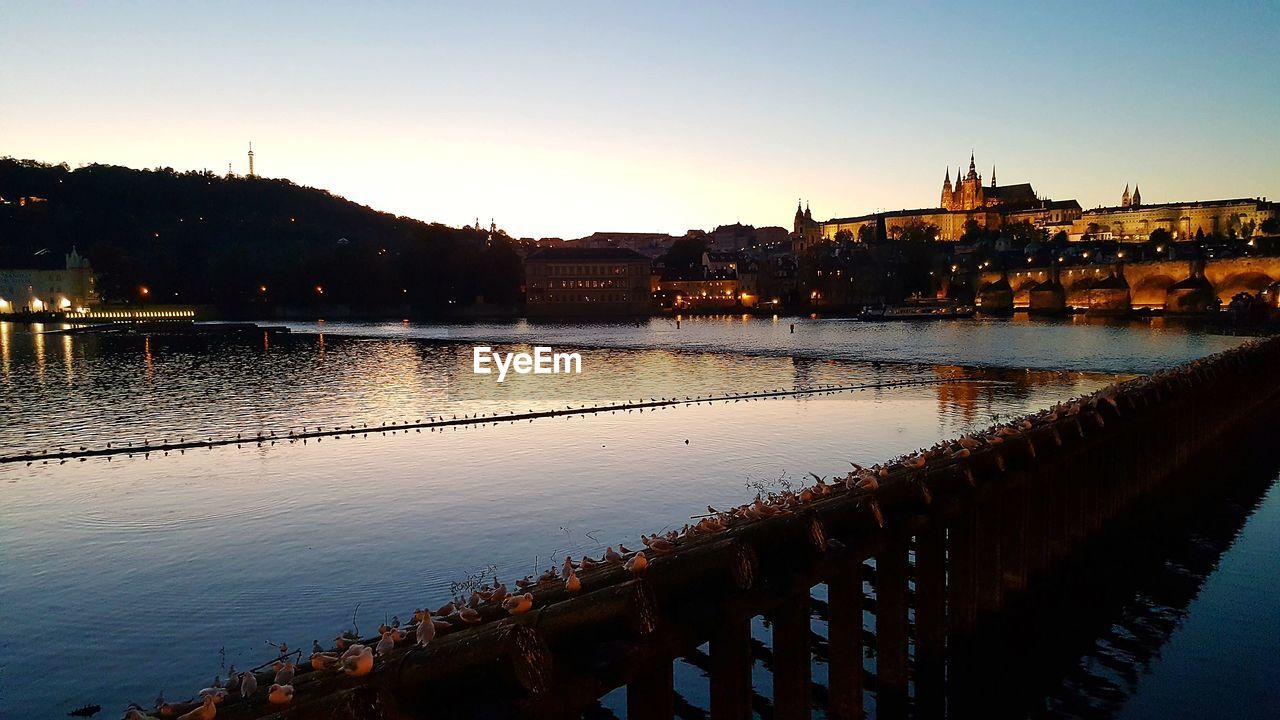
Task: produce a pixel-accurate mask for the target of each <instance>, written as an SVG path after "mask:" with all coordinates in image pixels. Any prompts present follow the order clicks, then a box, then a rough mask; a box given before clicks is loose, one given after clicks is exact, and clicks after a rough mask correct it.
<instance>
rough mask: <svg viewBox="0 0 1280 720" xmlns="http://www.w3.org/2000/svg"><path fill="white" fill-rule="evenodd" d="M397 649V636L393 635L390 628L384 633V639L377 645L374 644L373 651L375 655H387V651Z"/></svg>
mask: <svg viewBox="0 0 1280 720" xmlns="http://www.w3.org/2000/svg"><path fill="white" fill-rule="evenodd" d="M395 649H396V641H395V638H393V637H392V636H391V631H390V630H388V631H387V632H384V633H382V639H381V640H379V641H378V644H377V645H376V646H374V649H373V652H374V654H375V655H377V656H379V657H382V656H383V655H386V654H387V653H389V652H391V651H392V650H395Z"/></svg>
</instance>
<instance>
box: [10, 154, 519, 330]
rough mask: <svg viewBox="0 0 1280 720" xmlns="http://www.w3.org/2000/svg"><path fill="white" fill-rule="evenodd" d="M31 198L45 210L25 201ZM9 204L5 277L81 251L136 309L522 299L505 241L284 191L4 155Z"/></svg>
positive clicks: (419, 308) (260, 183)
mask: <svg viewBox="0 0 1280 720" xmlns="http://www.w3.org/2000/svg"><path fill="white" fill-rule="evenodd" d="M29 197H34V198H39V200H37V201H29V202H26V203H23V202H21V198H29ZM0 198H4V199H6V201H7V202H6V203H5V204H3V205H0V258H2V259H0V266H14V265H15V263H16V264H21V262H22V260H21V258H24V257H30V256H31V255H32V254H34V253H36V252H38V251H39V250H41V249H47V250H49V251H50V253H64V252H67V251H69V250H70V248H71V247H72V246H73V245H74V246H75V247H76V248H77V249H78V250H79V252H80V254H82V255H84V256H86V257H88V258H89V260H90V261H91V262H92V263H93V267H94V270H95V272H96V274H97V275H98V288H99V292H100V294H101V295H102V296H103V298H104V299H105V300H107V301H109V302H124V301H133V300H136V299H137V298H138V296H139V292H140V290H139V289H140V288H141V287H147V288H148V289H149V290H150V292H149V296H150V298H152V299H153V300H154V301H169V302H178V303H183V304H209V305H215V306H217V307H219V308H221V309H222V310H223V311H224V312H226V313H227V314H232V315H235V314H248V315H252V314H261V313H262V312H263V311H265V310H268V309H269V308H270V307H272V306H293V307H298V306H310V305H313V304H316V303H324V304H330V303H342V304H347V305H350V306H351V307H352V308H353V309H356V310H357V311H365V312H373V313H376V312H378V308H391V307H397V308H399V307H403V306H405V305H408V306H410V307H411V308H412V310H413V311H414V312H417V313H423V314H434V313H440V312H444V311H447V310H449V309H452V308H457V307H459V306H462V305H466V304H469V303H472V302H474V300H475V298H476V297H477V296H483V297H484V298H485V300H486V301H488V302H494V303H512V302H517V301H519V299H520V282H521V266H520V259H519V256H518V255H517V254H516V252H515V250H514V248H513V247H512V245H511V243H510V241H509V239H508V238H507V237H506V236H505V235H504V234H500V233H499V234H495V235H494V237H493V239H492V241H490V240H489V233H488V232H486V231H481V230H476V229H473V228H462V229H458V228H451V227H448V226H445V225H440V224H437V223H426V222H422V221H419V220H414V219H412V218H408V217H399V216H395V215H391V214H388V213H384V212H378V211H376V210H373V209H372V208H369V207H367V206H364V205H359V204H357V203H354V202H351V201H349V200H346V199H344V198H341V197H338V196H335V195H332V194H330V193H328V192H326V191H324V190H318V189H315V188H309V187H302V186H299V185H295V184H293V183H292V182H290V181H288V180H277V179H267V178H259V177H252V178H251V177H234V176H232V177H224V176H221V175H217V174H214V173H211V172H177V171H174V170H173V169H171V168H157V169H155V170H134V169H130V168H125V167H118V166H110V165H89V166H85V167H81V168H78V169H75V170H72V169H70V168H68V167H67V166H66V165H65V164H62V165H49V164H45V163H40V162H36V161H33V160H15V159H13V158H0ZM59 256H60V255H59ZM318 288H319V289H320V290H318ZM321 290H322V292H321Z"/></svg>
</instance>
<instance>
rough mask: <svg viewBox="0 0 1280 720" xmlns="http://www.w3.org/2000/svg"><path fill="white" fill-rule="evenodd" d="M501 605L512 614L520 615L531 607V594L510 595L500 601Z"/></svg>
mask: <svg viewBox="0 0 1280 720" xmlns="http://www.w3.org/2000/svg"><path fill="white" fill-rule="evenodd" d="M502 607H503V609H504V610H506V611H507V612H509V613H511V614H512V615H521V614H523V613H527V612H529V611H530V610H531V609H533V594H532V593H525V594H523V595H512V596H511V597H509V598H507V599H506V600H504V601H502Z"/></svg>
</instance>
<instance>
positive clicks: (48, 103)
mask: <svg viewBox="0 0 1280 720" xmlns="http://www.w3.org/2000/svg"><path fill="white" fill-rule="evenodd" d="M482 4H483V5H484V7H478V6H479V5H482ZM250 140H252V141H253V143H254V149H255V150H256V151H257V152H256V158H255V159H256V164H257V169H258V172H259V174H261V175H266V176H271V177H287V178H290V179H292V180H293V181H295V182H298V183H301V184H306V185H313V186H317V187H323V188H326V189H329V190H332V191H333V192H335V193H337V194H340V195H344V196H346V197H348V198H351V199H352V200H356V201H358V202H362V203H366V204H369V205H371V206H373V207H375V208H378V209H382V210H388V211H392V212H397V213H402V214H406V215H410V216H413V217H417V218H421V219H424V220H438V221H441V222H445V223H449V224H453V225H461V224H464V223H469V222H472V221H474V219H475V218H476V217H480V218H481V219H482V221H483V222H484V223H486V224H487V223H488V220H489V218H490V217H493V218H496V219H497V222H498V224H499V226H501V227H504V228H506V229H507V230H508V231H509V232H511V233H512V234H514V235H518V236H562V237H577V236H581V235H584V234H587V233H590V232H593V231H596V230H628V231H667V232H676V233H680V232H683V231H684V230H686V229H688V228H695V227H698V228H710V227H712V226H714V225H717V224H722V223H731V222H735V221H741V222H744V223H753V224H756V225H770V224H772V225H789V224H790V222H791V215H792V213H793V211H794V208H795V203H796V199H797V198H799V197H804V198H806V199H808V200H809V201H810V202H811V203H812V207H813V212H814V215H815V216H816V217H818V218H826V217H831V216H841V215H853V214H859V213H864V212H870V211H873V210H877V209H901V208H905V207H929V206H936V205H937V203H938V194H939V189H940V186H941V182H942V175H943V171H944V170H945V169H946V167H947V166H950V167H951V168H952V171H953V173H954V169H955V166H956V165H957V164H960V163H962V162H963V163H965V164H966V165H967V163H968V159H969V151H970V149H971V148H972V149H973V150H975V151H976V153H977V161H978V166H979V169H980V171H981V172H982V173H983V175H984V178H985V177H987V176H988V175H989V173H990V171H991V165H992V163H996V164H997V165H998V170H999V179H1000V181H1001V182H1002V183H1013V182H1022V181H1029V182H1031V183H1032V184H1033V186H1034V187H1035V189H1036V190H1037V191H1038V192H1039V193H1041V194H1042V195H1047V196H1049V197H1053V198H1059V199H1061V198H1071V197H1075V198H1077V199H1079V200H1080V202H1081V204H1082V205H1084V206H1085V207H1092V206H1096V205H1101V204H1108V205H1111V204H1116V203H1117V202H1118V200H1119V196H1120V193H1121V191H1122V190H1123V189H1124V185H1125V183H1139V184H1140V186H1141V188H1142V195H1143V199H1144V201H1146V202H1149V203H1153V202H1165V201H1173V200H1187V199H1208V198H1221V197H1241V196H1247V197H1252V196H1263V195H1265V196H1268V197H1270V198H1276V199H1280V2H1276V1H1275V0H1265V1H1262V2H1247V1H1224V0H1215V1H1214V2H1150V3H1149V2H1139V1H1133V0H1128V1H1121V2H1115V1H1114V0H1112V1H1109V2H1096V3H1095V2H1071V3H1046V2H1035V1H1030V0H1019V1H1017V2H991V3H970V2H959V1H957V0H951V1H950V2H945V3H938V4H932V3H914V2H871V3H860V2H853V3H836V2H831V3H817V2H815V3H809V4H803V5H802V4H800V3H784V2H777V3H768V2H750V1H748V0H738V1H737V2H697V3H687V2H686V3H666V2H643V3H617V2H583V3H577V2H570V1H567V0H561V1H559V2H549V3H530V2H519V3H511V4H505V3H502V4H500V3H463V2H455V3H447V4H445V3H441V4H430V3H425V2H412V3H411V2H363V3H358V4H357V3H352V4H350V5H339V4H337V3H319V2H306V3H286V2H278V3H237V2H216V3H199V4H196V3H183V2H154V3H152V2H93V3H86V2H76V3H61V2H54V1H52V0H43V1H42V2H20V1H19V0H0V155H11V156H14V157H20V158H34V159H38V160H43V161H47V162H61V161H65V162H67V163H69V164H71V165H72V166H75V165H76V164H78V163H88V162H104V163H115V164H121V165H128V166H133V167H155V166H171V167H174V168H177V169H200V168H210V169H214V170H219V171H225V169H226V166H227V163H228V162H232V163H233V164H234V167H235V170H236V172H240V173H243V172H244V171H245V170H246V160H245V150H246V149H247V148H246V146H247V143H248V142H249V141H250Z"/></svg>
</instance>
